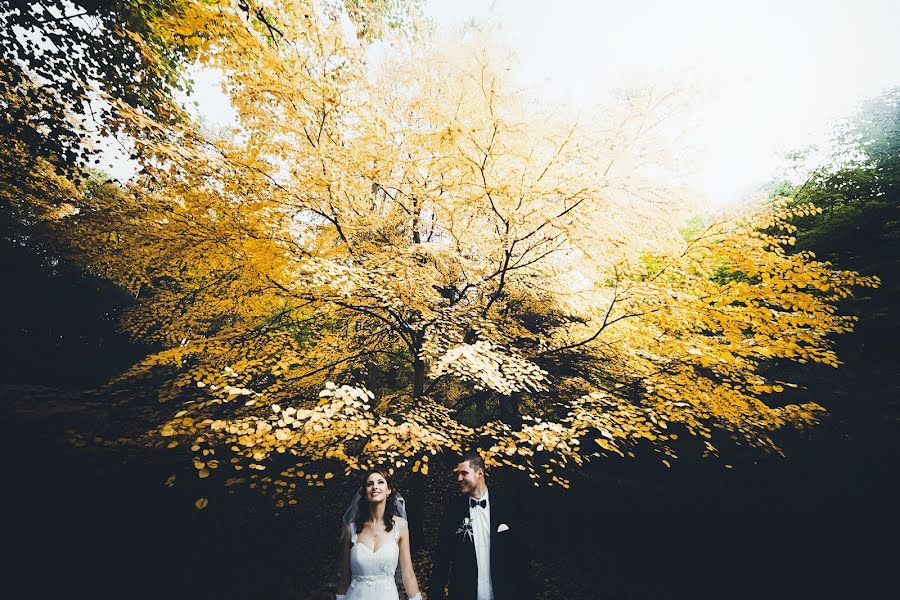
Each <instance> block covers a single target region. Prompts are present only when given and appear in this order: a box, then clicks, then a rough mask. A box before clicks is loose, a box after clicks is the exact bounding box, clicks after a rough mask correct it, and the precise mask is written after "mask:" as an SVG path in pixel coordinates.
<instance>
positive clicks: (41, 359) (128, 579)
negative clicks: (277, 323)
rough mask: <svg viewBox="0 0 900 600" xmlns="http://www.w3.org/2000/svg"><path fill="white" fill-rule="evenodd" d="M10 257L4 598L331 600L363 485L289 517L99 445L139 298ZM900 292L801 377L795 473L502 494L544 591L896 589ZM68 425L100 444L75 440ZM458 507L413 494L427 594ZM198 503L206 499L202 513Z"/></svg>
mask: <svg viewBox="0 0 900 600" xmlns="http://www.w3.org/2000/svg"><path fill="white" fill-rule="evenodd" d="M2 250H3V252H0V255H2V260H0V266H2V267H3V270H2V271H0V277H2V278H0V286H2V289H3V290H4V293H3V294H0V311H2V314H3V315H4V318H3V319H2V320H0V337H2V340H3V356H2V360H0V382H3V383H4V384H6V385H4V386H2V387H0V439H2V440H3V441H4V442H5V446H6V448H7V450H6V457H7V468H6V469H5V471H6V473H5V474H6V479H5V483H6V484H5V485H4V492H3V494H2V496H3V498H4V501H5V504H6V507H5V510H4V513H3V514H5V515H7V521H6V526H5V528H4V529H5V531H4V536H3V538H4V542H5V544H4V545H5V546H6V548H7V549H8V550H11V552H9V556H8V558H7V560H6V562H5V567H6V568H5V569H4V570H5V571H6V572H7V573H8V575H7V576H6V577H5V580H6V581H5V582H4V583H5V586H4V588H5V593H4V597H8V598H24V597H28V598H50V597H60V596H62V597H73V598H82V597H85V598H191V599H202V598H211V599H212V598H215V599H219V600H222V599H231V598H235V599H237V598H299V599H306V598H328V597H330V596H329V594H328V585H329V582H330V581H331V580H332V578H333V577H334V574H335V568H336V566H335V565H336V563H335V554H336V551H337V529H338V527H337V523H339V519H340V513H341V512H342V511H343V509H344V507H345V505H346V502H347V499H348V498H349V487H350V485H352V483H353V482H345V481H339V482H337V483H334V482H332V485H330V486H329V487H328V488H317V489H308V490H303V491H302V493H301V495H300V497H299V500H300V502H299V504H298V505H297V506H296V507H292V508H290V509H289V510H280V511H279V510H276V509H275V507H274V506H273V503H272V501H271V500H270V499H268V498H265V497H263V496H261V495H260V494H258V493H256V492H255V491H252V490H249V489H246V488H240V489H236V490H233V491H229V490H228V489H227V488H225V486H224V485H223V484H222V480H223V479H224V478H225V476H224V474H222V473H217V474H216V475H214V476H213V477H211V478H210V479H208V480H204V481H199V480H198V479H197V478H196V476H195V474H194V470H193V468H192V467H191V465H190V461H188V460H185V457H184V456H183V455H181V454H179V451H177V450H173V451H149V450H145V449H139V448H136V447H132V446H128V445H116V444H114V443H111V442H110V440H105V439H101V440H97V441H95V440H94V439H93V438H94V435H95V434H96V433H101V435H103V436H105V435H106V431H107V430H110V429H111V426H110V423H109V418H110V411H109V409H108V406H107V405H108V404H109V403H110V399H109V398H103V397H91V396H84V395H80V394H77V393H68V392H65V391H63V389H64V388H67V387H68V388H72V389H75V388H86V387H90V386H92V385H95V384H97V383H98V382H100V381H103V380H104V379H105V378H106V377H108V376H109V375H111V374H113V373H115V372H116V371H117V370H118V369H119V368H121V367H122V366H124V365H127V364H128V363H129V362H131V361H132V360H133V358H134V357H135V356H138V355H140V353H141V352H142V351H143V349H141V348H137V347H135V346H133V345H130V344H129V343H128V342H127V340H124V339H123V338H122V337H121V336H119V335H117V334H116V333H115V331H114V328H113V327H112V320H113V319H114V317H115V314H116V312H117V311H118V310H121V307H122V306H123V299H122V298H121V296H119V295H118V293H117V292H116V291H115V290H112V289H110V288H109V287H108V286H106V287H104V284H102V283H100V282H97V281H95V280H93V279H91V278H86V277H84V276H82V275H81V274H80V273H77V272H74V271H66V270H65V269H62V268H59V269H57V268H53V269H50V268H48V265H47V264H46V263H42V262H40V261H39V260H37V259H36V258H35V257H34V256H33V255H29V254H28V253H26V252H24V251H19V250H17V249H15V248H10V247H5V248H3V249H2ZM882 276H883V277H884V276H885V274H882ZM895 288H896V286H893V287H891V288H890V289H889V290H887V291H884V292H882V291H879V292H878V293H881V294H882V296H876V297H875V300H874V302H873V304H872V306H873V307H874V308H873V309H872V310H870V311H869V313H870V314H869V316H868V317H867V318H866V319H864V320H863V321H862V322H861V323H860V327H859V328H858V331H857V332H856V333H854V334H853V335H852V336H846V337H844V338H842V339H841V340H840V342H839V344H840V345H839V350H840V353H841V356H842V357H843V359H844V360H845V362H846V365H845V366H844V367H842V369H840V370H838V371H834V370H831V369H828V368H822V369H809V370H806V371H805V372H803V373H801V374H800V376H801V379H804V380H805V385H806V387H807V389H806V390H804V391H803V395H804V397H805V398H807V399H812V400H816V401H818V402H820V403H821V404H823V405H825V406H826V407H827V408H829V410H830V411H831V415H830V417H829V418H828V420H826V422H825V423H824V424H823V425H822V426H821V427H819V428H817V429H816V430H814V431H812V432H810V433H808V434H802V435H801V434H791V435H787V436H785V438H784V440H783V442H784V446H785V450H786V452H787V458H786V459H781V458H777V457H759V456H754V455H752V454H748V455H744V456H730V457H729V458H728V459H727V461H726V460H707V461H704V460H701V459H699V458H696V457H690V456H683V457H682V459H680V460H679V461H676V462H675V463H674V464H673V467H672V469H665V468H664V467H662V466H661V465H659V464H658V463H656V462H653V463H645V462H641V461H629V462H611V461H607V462H603V463H598V464H595V465H593V466H592V467H591V468H590V469H589V470H586V471H585V472H584V473H583V475H582V476H581V477H580V478H578V479H576V480H575V481H573V486H572V488H571V489H570V490H568V491H564V490H558V489H546V488H541V489H535V488H530V487H526V486H519V485H517V484H516V482H515V481H495V483H494V485H496V486H498V487H505V488H507V490H508V491H514V492H516V493H519V494H520V495H521V497H522V501H523V505H524V508H525V510H526V512H527V514H528V515H529V523H530V525H531V527H532V529H533V531H531V539H532V540H533V541H534V546H535V547H534V550H533V553H532V555H533V569H534V576H535V579H536V587H537V589H538V591H539V594H540V597H541V598H544V599H563V598H565V599H593V598H628V599H632V598H633V599H668V598H672V599H678V598H685V599H688V598H690V599H751V598H753V599H756V598H880V597H884V596H889V595H890V596H893V595H896V592H895V591H894V588H895V587H897V586H896V584H895V583H894V582H893V581H892V575H893V568H894V567H895V565H897V564H898V558H900V552H898V550H897V541H896V540H897V537H898V533H900V530H898V529H900V528H898V510H897V507H898V500H900V479H898V469H897V464H898V460H897V456H898V450H900V435H898V434H900V410H898V398H897V391H898V390H900V378H898V367H897V366H896V364H895V359H894V356H895V352H894V348H893V340H894V339H896V338H897V334H898V333H900V332H898V327H897V323H896V320H895V319H892V318H891V317H889V316H886V315H889V314H892V310H891V307H892V306H894V304H895V300H896V298H895V295H896V289H895ZM891 290H893V291H891ZM27 384H41V385H46V386H50V387H47V388H35V387H26V385H27ZM112 429H114V427H113V428H112ZM70 431H77V432H80V433H82V434H83V435H84V439H85V441H86V445H85V446H84V447H82V448H77V447H74V446H72V445H71V444H70V443H69V439H70V438H71V433H69V432H70ZM725 462H730V463H731V464H733V466H734V468H732V469H726V468H725V467H724V463H725ZM435 467H437V465H435ZM435 472H437V473H439V472H440V469H439V468H434V469H433V473H435ZM172 474H176V475H177V479H176V483H175V485H174V486H173V487H172V488H167V487H166V486H165V485H164V482H165V480H166V479H167V478H168V477H169V476H170V475H172ZM449 493H452V492H451V488H450V485H449V481H448V480H447V479H444V478H441V477H439V476H438V477H434V478H433V479H432V480H430V481H429V482H428V485H427V486H426V488H425V490H424V492H423V494H424V496H423V495H422V494H419V493H416V492H415V491H412V493H409V492H407V496H408V498H409V501H410V504H411V505H413V504H417V503H418V504H419V505H420V506H424V509H425V511H424V512H425V517H426V520H425V538H424V540H422V541H421V543H420V544H419V549H418V551H417V553H416V557H415V560H416V563H417V572H418V575H419V577H420V580H424V579H425V577H426V574H427V567H428V560H429V555H428V550H429V549H430V547H431V543H432V542H433V535H434V531H433V528H434V527H435V526H436V523H437V520H438V516H439V510H440V509H439V506H440V505H441V503H442V501H443V498H445V497H446V495H447V494H449ZM201 496H204V497H208V498H209V500H210V503H209V506H208V508H206V509H205V510H203V511H197V510H196V509H194V507H193V503H194V500H195V499H196V498H198V497H201Z"/></svg>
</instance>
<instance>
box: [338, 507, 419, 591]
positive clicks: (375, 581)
mask: <svg viewBox="0 0 900 600" xmlns="http://www.w3.org/2000/svg"><path fill="white" fill-rule="evenodd" d="M405 526H406V521H404V520H403V519H400V518H397V520H396V521H395V522H394V527H393V528H392V529H391V539H390V540H389V541H387V542H384V543H383V544H382V546H381V547H380V548H378V550H372V548H370V547H369V546H366V545H365V544H364V543H362V542H360V541H358V540H357V537H356V528H355V527H354V525H353V523H351V524H350V525H349V526H348V529H349V533H350V541H351V542H353V546H352V547H351V548H350V576H351V579H350V589H349V590H348V591H347V598H348V599H350V598H357V597H358V598H362V599H366V600H369V599H372V600H376V599H377V600H381V599H382V598H383V599H385V600H392V599H394V598H397V587H396V581H395V579H394V574H395V573H396V571H397V561H398V560H399V558H400V546H399V545H398V542H399V540H400V532H401V531H402V529H403V527H405Z"/></svg>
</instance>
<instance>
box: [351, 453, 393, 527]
mask: <svg viewBox="0 0 900 600" xmlns="http://www.w3.org/2000/svg"><path fill="white" fill-rule="evenodd" d="M373 473H378V474H379V475H381V476H382V477H384V481H385V482H386V483H387V486H388V488H389V489H390V490H391V495H390V496H388V500H387V502H385V503H384V529H385V531H390V530H391V529H392V528H393V527H394V515H395V514H396V504H395V502H394V501H395V499H396V498H397V496H396V494H397V490H396V488H394V484H393V483H391V478H390V476H389V475H388V471H387V469H385V468H382V467H375V468H374V469H369V470H368V471H366V474H365V476H364V477H363V480H362V486H361V493H360V495H359V505H358V506H357V507H356V519H355V520H354V523H353V524H354V526H355V527H356V531H362V529H363V526H364V525H365V524H366V521H367V520H368V519H369V516H370V512H369V500H368V499H367V498H366V482H367V481H368V480H369V476H370V475H372V474H373Z"/></svg>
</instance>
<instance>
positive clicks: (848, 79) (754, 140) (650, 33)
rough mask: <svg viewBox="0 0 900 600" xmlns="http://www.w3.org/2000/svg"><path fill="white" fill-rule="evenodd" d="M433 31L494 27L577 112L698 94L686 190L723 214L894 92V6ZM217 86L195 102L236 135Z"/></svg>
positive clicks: (461, 6)
mask: <svg viewBox="0 0 900 600" xmlns="http://www.w3.org/2000/svg"><path fill="white" fill-rule="evenodd" d="M425 11H426V14H428V15H429V16H430V17H431V18H432V19H433V20H434V21H435V23H436V25H437V27H438V29H439V30H445V31H450V30H453V29H455V28H458V27H460V26H462V25H465V24H466V23H467V22H471V21H472V20H473V19H475V20H477V21H478V22H479V23H481V24H485V23H488V22H490V23H493V24H494V25H495V26H496V34H495V35H496V36H497V37H498V38H499V41H501V42H502V43H504V44H505V45H507V46H508V47H510V48H511V49H512V50H513V52H514V54H515V55H516V59H517V65H516V66H515V72H516V76H517V78H518V80H519V81H520V83H521V84H522V85H524V86H528V87H531V88H534V89H535V90H536V93H537V94H538V95H539V96H541V97H543V99H544V100H546V101H550V102H561V103H566V104H568V105H569V106H571V107H573V108H575V109H578V108H580V107H588V106H591V105H592V104H594V102H595V101H596V100H597V99H600V98H601V97H602V96H603V95H604V94H606V93H608V92H609V90H611V89H614V88H617V87H623V86H630V85H639V84H644V83H648V82H653V81H659V80H664V81H665V82H668V83H669V84H671V83H673V82H675V83H678V84H679V85H681V86H683V87H685V88H692V89H696V90H698V91H699V94H697V96H696V101H695V106H694V111H693V114H691V115H685V116H684V121H685V123H684V126H685V127H691V128H692V129H691V131H692V136H691V138H690V141H691V143H692V145H693V146H694V147H695V149H696V150H697V154H696V159H695V164H694V169H693V170H694V173H695V175H694V177H693V182H694V184H695V185H696V187H697V188H698V193H699V194H701V195H703V196H705V200H706V202H707V203H708V205H709V206H711V207H713V208H715V207H721V206H724V205H727V204H729V203H732V202H735V201H736V200H739V199H740V198H741V197H742V196H744V194H745V193H746V192H747V191H749V190H750V189H752V188H753V187H755V186H757V185H758V184H760V183H763V182H765V181H767V180H769V179H770V178H771V177H772V175H773V174H774V173H776V172H777V170H778V168H779V166H780V165H781V164H782V158H781V157H782V156H783V155H784V152H785V151H788V150H791V149H798V148H802V147H806V146H808V145H810V144H819V145H823V144H825V143H826V142H827V138H828V132H829V131H830V130H831V128H832V127H833V125H834V123H835V121H836V120H838V119H840V118H841V117H845V116H848V115H849V114H850V113H851V112H852V111H853V109H854V107H855V106H857V105H858V103H859V102H860V101H861V100H863V99H864V98H866V97H870V96H874V95H876V94H878V93H879V92H880V91H881V90H883V89H885V88H888V87H891V86H895V85H900V35H897V32H896V28H897V26H898V23H900V2H898V1H897V0H855V1H854V2H848V1H846V0H845V1H841V0H818V1H814V0H780V1H776V0H755V1H744V2H736V1H726V0H677V1H673V0H628V1H624V0H597V1H591V0H553V2H547V1H546V0H427V3H426V7H425ZM217 83H218V82H217V77H216V76H215V74H212V73H209V72H200V73H197V81H196V87H195V89H196V90H197V91H196V93H195V95H194V96H193V98H192V99H193V100H196V101H197V102H198V104H199V112H200V113H201V114H202V115H203V117H204V118H205V119H206V120H207V121H209V122H210V123H212V124H217V123H218V124H227V123H229V122H233V119H234V113H233V110H232V109H231V107H230V106H229V104H228V100H227V98H225V97H224V96H223V95H222V94H221V92H220V91H219V90H218V85H217Z"/></svg>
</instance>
